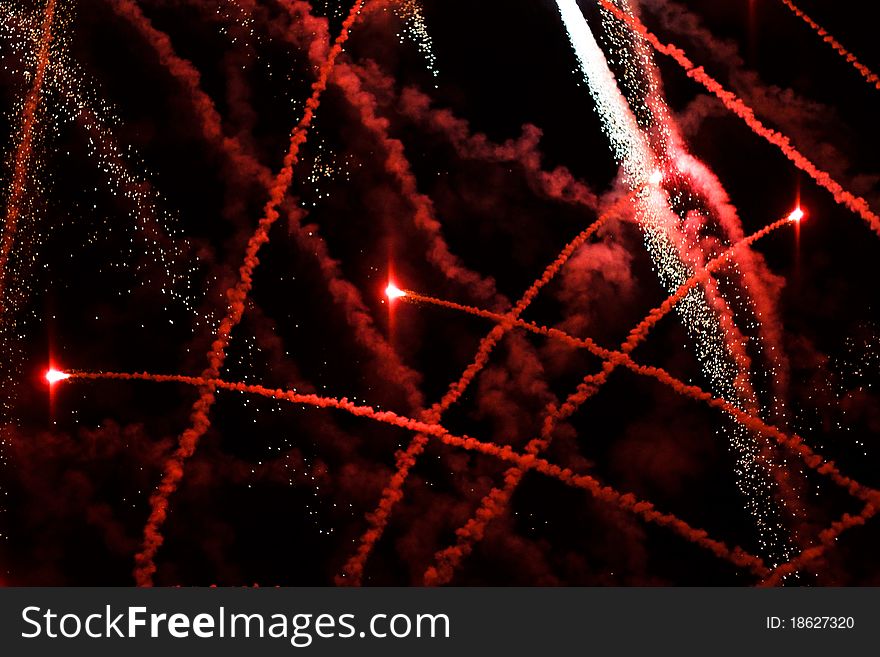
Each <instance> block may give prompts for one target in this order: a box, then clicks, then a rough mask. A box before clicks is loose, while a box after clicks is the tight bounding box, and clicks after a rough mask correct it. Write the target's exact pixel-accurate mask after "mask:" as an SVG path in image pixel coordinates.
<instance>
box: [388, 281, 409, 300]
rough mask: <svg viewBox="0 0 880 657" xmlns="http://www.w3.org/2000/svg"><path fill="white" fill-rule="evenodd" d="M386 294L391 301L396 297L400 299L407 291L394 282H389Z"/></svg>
mask: <svg viewBox="0 0 880 657" xmlns="http://www.w3.org/2000/svg"><path fill="white" fill-rule="evenodd" d="M385 296H386V297H388V299H389V300H390V301H393V300H394V299H399V298H400V297H405V296H406V292H404V291H403V290H401V289H400V288H399V287H397V286H396V285H395V284H394V283H389V284H388V287H386V288H385Z"/></svg>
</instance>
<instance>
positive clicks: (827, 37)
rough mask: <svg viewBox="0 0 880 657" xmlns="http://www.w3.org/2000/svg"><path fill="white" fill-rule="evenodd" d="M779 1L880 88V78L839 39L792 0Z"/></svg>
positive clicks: (873, 84)
mask: <svg viewBox="0 0 880 657" xmlns="http://www.w3.org/2000/svg"><path fill="white" fill-rule="evenodd" d="M781 2H782V4H784V5H785V6H786V7H788V8H789V9H791V11H792V13H793V14H794V15H795V16H797V17H798V18H800V19H801V20H802V21H804V23H806V24H807V25H809V26H810V27H811V28H812V29H813V31H814V32H816V34H818V35H819V36H820V37H822V41H824V42H825V43H827V44H828V45H829V46H831V47H832V48H834V50H835V51H837V54H839V55H840V56H841V57H843V58H844V59H845V60H846V61H847V62H849V63H850V64H852V65H853V68H855V69H856V70H857V71H858V72H859V73H861V75H862V77H863V78H865V80H867V81H868V82H869V83H870V84H871V85H872V86H873V87H874V88H875V89H878V90H880V78H878V77H877V75H876V74H875V73H874V72H873V71H872V70H871V69H869V68H868V67H867V66H865V65H864V64H862V63H861V62H860V61H859V60H858V59H857V58H856V56H855V55H853V54H852V53H851V52H850V51H849V50H847V49H846V48H844V47H843V44H842V43H840V41H838V40H837V39H835V38H834V37H833V36H831V35H830V34H828V32H827V30H825V28H823V27H822V26H821V25H819V24H818V23H817V22H816V21H814V20H813V19H812V18H810V17H809V16H807V15H806V14H805V13H804V12H803V11H801V10H800V8H798V7H797V5H795V4H794V3H793V2H791V0H781Z"/></svg>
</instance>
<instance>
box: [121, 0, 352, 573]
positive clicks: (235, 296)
mask: <svg viewBox="0 0 880 657" xmlns="http://www.w3.org/2000/svg"><path fill="white" fill-rule="evenodd" d="M366 1H367V0H356V1H355V3H354V5H353V6H352V9H351V11H350V12H349V15H348V16H347V17H346V19H345V21H344V22H343V24H342V28H341V30H340V32H339V36H337V38H336V41H335V42H334V44H333V47H332V48H331V49H330V52H329V54H328V57H327V60H326V61H325V63H324V65H323V66H322V67H321V69H320V71H319V74H318V79H317V80H316V81H315V82H314V84H313V85H312V95H311V96H310V98H309V99H308V101H306V107H305V112H304V113H303V117H302V119H300V121H299V123H298V124H297V126H296V127H295V128H294V130H293V132H292V134H291V138H290V148H289V150H288V152H287V155H286V156H285V158H284V166H283V167H282V168H281V171H280V172H279V174H278V175H277V176H276V177H275V181H274V183H273V185H272V188H271V193H270V198H269V201H267V203H266V206H265V208H264V214H263V217H262V218H261V219H260V222H259V225H258V227H257V230H256V231H255V232H254V234H253V235H252V236H251V238H250V240H249V241H248V245H247V248H246V250H245V257H244V262H243V264H242V265H241V267H240V269H239V280H238V282H237V283H236V284H235V286H234V287H232V288H230V289H229V291H228V292H227V298H228V302H229V306H228V309H227V314H226V316H225V317H224V318H223V320H222V321H221V322H220V326H219V327H218V329H217V335H216V337H215V339H214V342H213V344H212V345H211V351H210V352H209V354H208V367H207V368H206V369H205V378H216V377H217V376H218V375H219V373H220V370H221V368H222V367H223V363H224V361H225V360H226V347H227V345H228V343H229V339H230V337H231V335H232V331H233V329H234V328H235V327H236V326H237V325H238V323H239V322H240V321H241V317H242V315H243V314H244V310H245V303H246V301H247V297H248V295H249V293H250V290H251V287H252V285H253V274H254V271H255V270H256V268H257V265H258V264H259V259H258V257H257V256H258V254H259V251H260V248H261V247H262V246H263V244H265V243H266V242H268V241H269V230H270V228H271V227H272V225H273V224H274V223H275V221H276V220H277V219H278V217H279V216H280V213H279V208H280V207H281V204H282V202H283V201H284V197H285V195H286V194H287V189H288V187H289V186H290V183H291V181H292V179H293V168H294V166H295V165H296V163H297V161H298V157H299V148H300V146H301V145H302V144H303V143H304V142H305V140H306V137H307V136H308V130H309V127H310V126H311V123H312V119H313V118H314V115H315V111H316V110H317V109H318V106H319V105H320V99H321V94H322V93H323V92H324V90H325V89H326V88H327V82H328V80H329V77H330V73H331V72H332V70H333V66H334V64H335V62H336V58H337V57H338V56H339V54H340V53H341V52H342V46H343V44H344V43H345V41H346V40H347V39H348V34H349V30H350V29H351V27H352V26H353V25H354V23H355V21H356V20H357V17H358V14H359V13H360V10H361V7H362V6H363V4H364V3H365V2H366ZM213 404H214V390H213V388H207V387H206V388H203V389H202V391H201V394H200V395H199V399H198V400H197V401H196V403H195V404H194V405H193V408H192V412H191V415H190V422H191V424H190V427H189V428H188V429H186V431H184V432H183V433H182V434H181V436H180V439H179V444H178V447H177V450H176V451H175V453H174V454H173V455H172V457H171V458H170V459H168V461H167V462H166V464H165V468H164V474H163V477H162V481H161V483H160V484H159V487H158V488H157V490H156V492H155V493H153V495H152V496H151V497H150V516H149V519H148V520H147V524H146V526H145V528H144V543H143V547H142V549H141V551H140V552H139V553H138V554H137V555H136V557H135V564H136V565H135V580H136V582H137V584H138V585H139V586H152V583H153V574H154V573H155V572H156V564H155V556H156V552H157V551H158V549H159V547H160V546H161V545H162V541H163V537H162V534H161V527H162V524H163V523H164V521H165V518H166V514H167V509H168V500H169V498H170V496H171V495H172V494H173V493H174V491H175V490H176V489H177V485H178V484H179V482H180V480H181V479H182V477H183V466H184V463H185V462H186V460H187V459H188V458H189V457H191V456H192V455H193V453H194V452H195V450H196V447H197V445H198V442H199V439H200V438H201V437H202V436H203V435H204V434H205V432H206V431H207V430H208V427H209V426H210V424H211V419H210V416H209V412H210V410H211V406H213Z"/></svg>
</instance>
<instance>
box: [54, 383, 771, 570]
mask: <svg viewBox="0 0 880 657" xmlns="http://www.w3.org/2000/svg"><path fill="white" fill-rule="evenodd" d="M71 379H74V380H75V379H92V380H96V379H97V380H100V379H109V380H123V381H153V382H157V383H183V384H186V385H192V386H196V387H198V388H201V389H205V388H210V389H212V390H214V389H218V388H219V389H223V390H229V391H232V392H243V393H250V394H255V395H260V396H263V397H271V398H273V399H279V400H282V401H289V402H292V403H296V404H302V405H308V406H314V407H316V408H333V409H337V410H341V411H345V412H347V413H350V414H351V415H354V416H356V417H364V418H368V419H371V420H375V421H377V422H382V423H385V424H390V425H393V426H396V427H400V428H401V429H407V430H410V431H416V432H418V433H420V434H423V435H428V436H432V437H434V438H437V439H438V440H440V441H441V442H443V443H445V444H447V445H450V446H452V447H458V448H460V449H464V450H468V451H474V452H480V453H482V454H486V455H489V456H493V457H496V458H498V459H501V460H503V461H507V462H509V463H513V464H515V465H517V466H518V467H520V468H522V469H524V470H535V471H536V472H540V473H542V474H544V475H547V476H549V477H552V478H554V479H558V480H559V481H561V482H563V483H565V484H567V485H569V486H573V487H575V488H580V489H583V490H585V491H587V492H589V493H590V494H591V495H593V496H594V497H595V498H596V499H599V500H602V501H603V502H606V503H608V504H612V505H614V506H618V507H620V508H621V509H623V510H626V511H628V512H630V513H632V514H634V515H637V516H639V517H641V518H643V519H644V520H645V521H647V522H651V523H655V524H657V525H660V526H663V527H667V528H668V529H670V530H672V531H673V532H675V533H676V534H678V535H679V536H681V537H682V538H684V539H686V540H688V541H691V542H693V543H696V544H697V545H700V546H702V547H704V548H706V549H707V550H709V551H711V552H712V553H713V554H715V555H716V556H718V557H719V558H721V559H724V560H725V561H728V562H730V563H732V564H734V565H736V566H739V567H742V568H747V569H749V570H750V571H751V572H753V573H754V574H755V575H757V576H759V577H763V576H766V575H767V574H769V571H768V570H767V568H766V566H764V563H763V561H762V560H761V559H760V558H759V557H756V556H754V555H751V554H749V553H748V552H746V551H745V550H743V549H742V548H739V547H733V548H731V547H728V546H727V545H725V544H724V543H722V542H721V541H718V540H716V539H713V538H710V537H709V536H708V534H707V533H706V532H705V531H704V530H702V529H696V528H694V527H692V526H691V525H689V524H688V523H687V522H685V521H684V520H681V519H680V518H678V517H676V516H674V515H672V514H669V513H664V512H661V511H658V510H657V509H656V507H655V506H654V505H653V504H651V503H650V502H645V501H642V500H639V499H638V498H636V496H635V495H633V494H631V493H620V492H619V491H617V490H615V489H614V488H611V487H610V486H606V485H603V484H602V483H601V482H599V481H598V480H597V479H595V478H594V477H591V476H590V475H579V474H575V473H574V472H572V471H571V470H569V469H567V468H561V467H559V466H558V465H554V464H552V463H550V462H549V461H546V460H545V459H542V458H538V457H535V456H533V455H522V454H518V453H517V452H515V451H514V450H513V449H511V448H510V447H508V446H506V445H504V446H502V445H496V444H494V443H488V442H484V441H480V440H477V439H476V438H472V437H470V436H456V435H454V434H451V433H449V432H448V431H447V430H446V429H445V428H443V427H442V426H441V425H438V424H436V423H428V422H423V421H421V420H415V419H412V418H408V417H405V416H402V415H399V414H397V413H394V412H391V411H378V410H376V409H374V408H372V407H369V406H361V405H358V404H354V403H352V402H350V401H349V400H347V399H345V398H342V399H336V398H333V397H322V396H319V395H311V394H300V393H298V392H296V391H290V390H280V389H271V388H265V387H263V386H259V385H253V384H246V383H230V382H227V381H223V380H222V379H211V378H205V377H189V376H183V375H173V374H171V375H166V374H150V373H147V372H141V373H134V374H129V373H117V372H77V373H76V374H74V375H72V376H71Z"/></svg>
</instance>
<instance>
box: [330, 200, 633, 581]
mask: <svg viewBox="0 0 880 657" xmlns="http://www.w3.org/2000/svg"><path fill="white" fill-rule="evenodd" d="M630 199H631V196H626V197H623V198H621V199H619V200H618V201H617V202H616V203H614V205H613V206H612V207H611V209H609V210H608V212H606V213H604V214H603V215H602V216H600V217H599V218H598V219H597V220H596V221H594V222H593V223H592V224H591V225H590V226H589V227H587V228H586V229H585V230H583V231H582V232H581V233H580V234H579V235H578V236H577V237H575V238H574V239H573V240H572V241H571V242H569V243H568V245H566V247H565V248H564V249H563V250H562V252H561V253H560V254H559V256H558V257H557V258H556V260H554V261H553V262H552V263H551V264H550V265H549V266H548V267H547V268H546V269H545V270H544V273H543V274H542V275H541V277H540V278H538V279H537V280H536V281H535V282H534V283H533V284H532V285H531V287H529V289H528V290H526V293H525V294H524V295H523V296H522V298H521V299H520V300H519V301H518V302H517V304H516V305H515V306H514V308H513V309H512V310H511V311H510V312H508V313H507V314H506V315H504V316H503V317H504V318H505V319H504V320H503V321H502V322H500V323H499V324H498V325H497V326H495V328H493V329H492V331H491V332H490V333H489V334H488V335H487V336H486V337H485V338H483V339H482V340H481V341H480V344H479V346H478V347H477V354H476V356H475V357H474V360H473V361H472V362H471V363H470V364H469V365H468V366H467V367H466V368H465V370H464V372H463V373H462V375H461V377H460V378H459V380H458V381H456V382H454V383H453V384H452V385H450V386H449V389H448V390H447V391H446V393H445V394H444V395H443V397H442V398H441V400H440V401H439V402H437V403H436V404H434V405H433V406H432V407H431V409H430V410H429V411H428V413H426V419H427V420H429V421H431V422H439V421H440V419H441V418H442V416H443V413H444V412H445V411H446V410H447V409H448V408H449V407H450V406H452V405H453V404H454V403H455V402H456V401H458V399H459V398H460V397H461V395H462V394H463V393H464V391H465V389H467V387H468V386H469V385H470V384H471V383H472V382H473V380H474V378H476V376H477V374H479V372H480V370H482V369H483V367H485V366H486V363H488V361H489V356H490V354H491V353H492V351H493V349H495V347H496V345H497V344H498V342H499V341H500V340H501V338H502V337H504V335H505V333H507V332H508V331H509V330H510V328H511V327H512V326H513V322H514V321H515V320H516V319H517V318H519V316H520V315H521V314H522V313H523V312H524V311H525V309H526V308H527V307H528V306H529V304H531V302H532V301H533V300H534V299H535V297H536V296H537V295H538V293H539V292H540V291H541V288H543V287H544V286H545V285H547V283H549V282H550V281H551V280H552V279H553V277H554V276H556V274H557V273H558V272H559V270H560V269H562V267H563V266H564V265H565V263H566V262H567V261H568V260H569V258H571V256H572V255H573V254H574V252H575V251H577V249H578V248H580V247H581V246H583V244H585V243H586V241H587V240H588V239H589V238H590V237H591V236H592V235H594V234H595V233H596V231H598V230H599V229H600V228H601V227H602V226H603V225H605V223H606V222H607V220H608V219H609V217H610V216H612V214H613V213H614V212H616V211H617V210H618V209H619V207H620V206H621V205H623V204H624V202H628V201H629V200H630ZM427 443H428V437H427V436H426V435H422V434H416V435H415V436H414V437H413V439H412V441H410V444H409V445H408V446H407V448H406V449H405V450H404V451H402V452H400V453H399V454H398V456H397V462H396V463H395V467H396V469H395V472H394V474H393V475H392V477H391V479H390V480H389V482H388V485H387V486H386V487H385V488H384V489H383V491H382V493H381V494H380V496H379V504H378V506H377V507H376V509H375V510H374V511H373V512H372V513H371V514H369V516H368V517H367V522H368V527H367V530H366V531H365V532H364V534H363V535H362V536H361V539H360V542H359V544H358V549H357V551H356V552H355V554H354V555H352V557H351V558H350V559H349V560H348V562H346V564H345V566H343V569H342V572H343V574H342V575H340V576H339V577H337V579H336V582H337V584H347V585H351V586H360V584H361V582H362V579H363V572H364V567H365V566H366V562H367V559H368V558H369V556H370V553H371V552H372V550H373V546H375V544H376V542H377V541H378V540H379V538H381V536H382V533H383V532H384V531H385V527H386V526H387V525H388V520H389V518H390V516H391V511H392V510H393V509H394V506H395V505H396V504H397V503H398V502H399V501H400V500H401V499H402V498H403V485H404V483H405V482H406V479H407V477H408V476H409V472H410V470H411V469H412V467H413V466H414V465H415V463H416V460H417V459H418V457H419V455H420V454H421V453H422V452H423V451H424V450H425V446H426V445H427Z"/></svg>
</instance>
